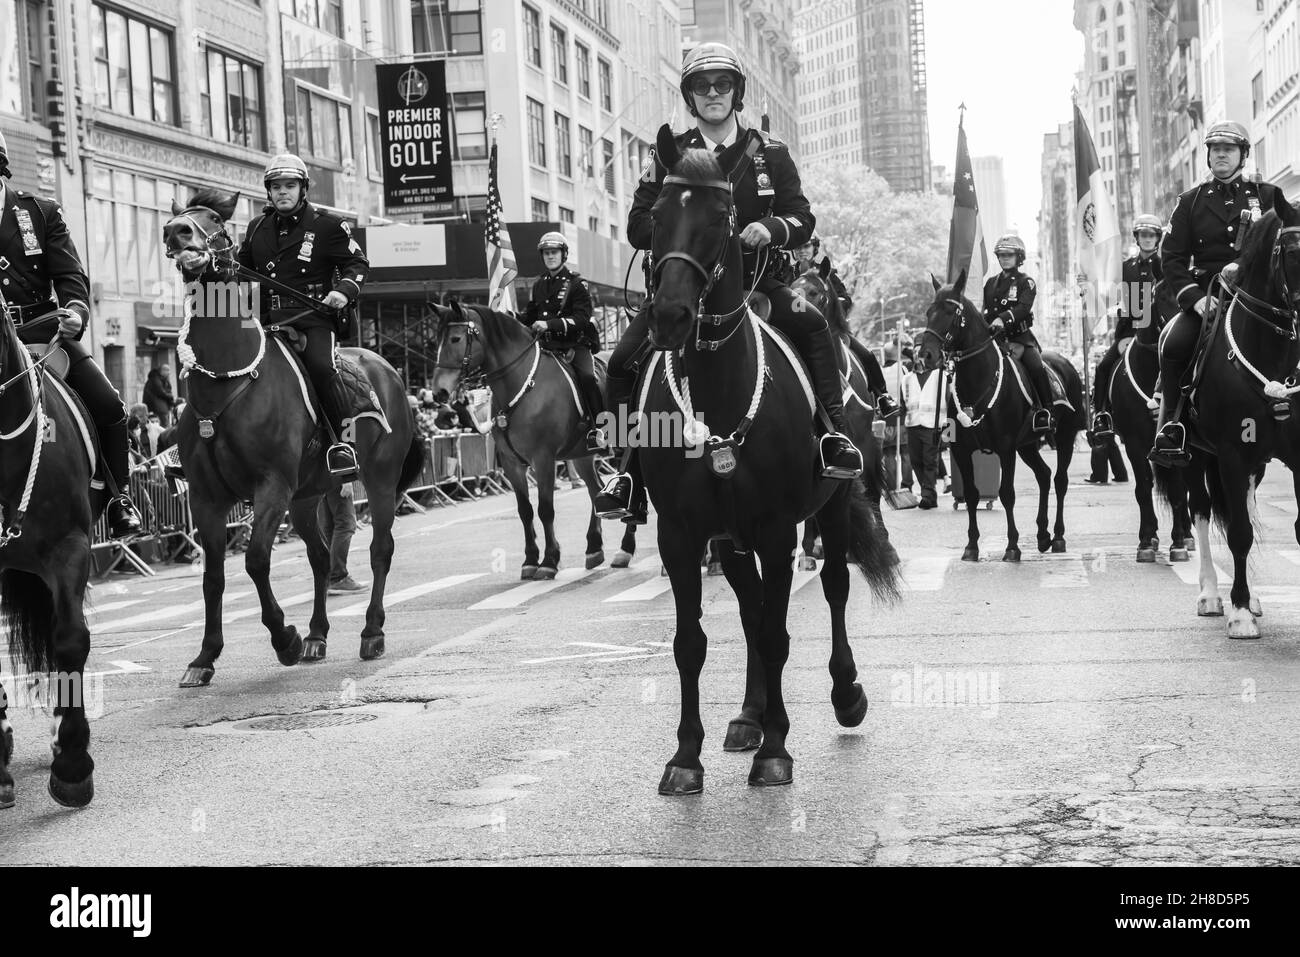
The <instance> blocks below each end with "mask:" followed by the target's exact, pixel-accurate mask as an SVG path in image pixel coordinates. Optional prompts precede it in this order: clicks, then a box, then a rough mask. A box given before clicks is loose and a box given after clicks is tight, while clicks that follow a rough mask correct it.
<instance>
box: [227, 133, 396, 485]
mask: <svg viewBox="0 0 1300 957" xmlns="http://www.w3.org/2000/svg"><path fill="white" fill-rule="evenodd" d="M263 182H264V183H265V184H266V197H267V200H268V203H267V205H266V207H265V208H264V209H263V211H262V215H261V216H258V217H257V218H256V219H254V220H253V221H252V222H251V223H249V224H248V232H247V233H245V234H244V242H243V244H242V245H241V246H240V247H239V262H240V264H241V265H242V266H245V267H246V268H248V269H251V270H253V271H255V272H258V273H261V274H262V275H264V276H266V277H267V278H269V279H274V280H276V281H277V282H278V283H281V284H283V285H285V286H289V287H290V288H292V289H295V290H297V291H299V292H301V293H303V295H304V296H306V297H309V298H310V299H312V300H323V301H324V305H325V306H326V307H328V308H329V309H333V310H337V311H336V312H335V313H334V314H333V315H330V314H327V313H324V312H319V311H317V312H308V313H307V314H306V315H305V316H302V317H301V318H299V319H297V320H295V322H294V327H295V328H296V329H297V330H298V331H299V332H301V333H302V334H303V336H304V337H305V338H306V342H307V345H306V349H305V350H304V351H303V353H302V356H303V364H304V365H306V367H307V372H308V374H309V375H310V376H311V379H312V383H313V384H314V385H315V387H316V393H317V395H318V396H319V397H320V402H321V407H322V409H323V410H324V412H325V416H326V417H327V418H328V419H329V424H330V427H331V429H332V431H333V444H332V445H331V446H330V448H329V451H328V452H327V453H326V463H327V467H328V468H329V471H330V474H331V475H332V476H334V477H335V479H336V480H344V479H348V478H351V477H352V476H353V475H355V473H356V470H357V459H356V453H355V452H354V451H353V448H352V446H351V444H349V441H348V440H349V438H350V436H351V430H350V429H348V427H347V425H348V417H349V416H350V415H351V414H352V411H353V410H352V395H351V392H350V391H349V389H348V387H347V384H346V383H345V382H344V381H343V377H342V376H341V375H340V374H339V370H338V362H337V358H336V357H337V337H338V336H339V335H340V334H342V332H343V323H344V316H343V314H342V312H341V310H344V309H347V308H348V307H350V306H351V305H352V304H353V303H355V302H356V300H357V297H358V296H359V295H360V294H361V285H362V283H364V282H365V279H366V272H367V271H368V270H369V268H370V264H369V262H368V261H367V260H366V257H365V254H364V253H363V252H362V251H361V247H360V246H359V245H357V241H356V240H355V239H354V238H353V237H352V229H351V227H350V226H349V225H348V223H347V222H346V221H345V220H344V219H342V217H340V216H337V215H335V214H334V213H330V212H326V211H325V210H320V209H317V208H316V207H315V206H313V205H312V204H311V203H309V202H308V201H307V190H308V189H309V188H310V187H311V178H310V177H309V176H308V174H307V165H306V164H305V163H304V162H303V161H302V160H301V159H299V158H298V157H297V156H294V155H293V154H291V153H285V154H281V155H279V156H276V157H275V158H274V159H272V160H271V163H270V165H269V166H267V168H266V174H265V176H264V177H263ZM261 292H262V300H261V316H262V322H263V323H266V324H273V323H276V322H280V321H283V320H287V319H289V318H290V317H292V316H297V315H299V314H300V313H302V312H303V311H304V310H306V309H309V308H310V304H309V302H307V301H304V300H300V299H297V298H295V297H294V296H291V295H288V294H287V293H281V292H279V291H277V290H275V289H273V288H271V287H270V286H269V285H268V284H266V283H263V284H262V290H261Z"/></svg>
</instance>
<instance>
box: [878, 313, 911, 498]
mask: <svg viewBox="0 0 1300 957" xmlns="http://www.w3.org/2000/svg"><path fill="white" fill-rule="evenodd" d="M906 298H907V293H905V292H904V293H899V294H898V295H897V296H891V297H890V298H888V299H885V298H884V297H883V296H882V297H881V299H880V329H881V331H882V332H883V331H884V328H885V309H886V308H887V307H888V306H889V304H890V303H891V302H898V301H899V300H900V299H906ZM906 322H907V314H906V313H902V312H900V313H899V314H898V325H897V326H896V327H895V329H894V353H895V355H897V356H898V362H897V366H898V367H897V369H896V370H895V373H894V374H895V376H896V377H897V378H898V395H897V396H895V397H894V398H895V399H897V400H898V404H899V406H900V408H901V406H902V404H903V325H904V324H905V323H906ZM881 365H884V363H883V362H882V363H881ZM899 415H900V418H899V419H898V420H897V421H895V422H894V473H895V475H894V491H895V492H899V491H901V490H902V488H903V422H902V419H901V415H902V413H901V412H900V414H899Z"/></svg>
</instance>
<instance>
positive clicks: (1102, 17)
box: [1097, 7, 1106, 23]
mask: <svg viewBox="0 0 1300 957" xmlns="http://www.w3.org/2000/svg"><path fill="white" fill-rule="evenodd" d="M1097 22H1098V23H1105V22H1106V8H1105V7H1102V8H1101V9H1100V10H1098V11H1097Z"/></svg>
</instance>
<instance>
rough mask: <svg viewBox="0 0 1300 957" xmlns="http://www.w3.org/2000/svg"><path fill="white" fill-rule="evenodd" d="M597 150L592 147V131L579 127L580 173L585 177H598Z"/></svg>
mask: <svg viewBox="0 0 1300 957" xmlns="http://www.w3.org/2000/svg"><path fill="white" fill-rule="evenodd" d="M595 153H596V151H595V149H594V148H593V146H592V139H591V130H589V129H587V128H586V127H585V126H579V127H578V171H579V172H580V173H582V175H583V176H595V175H596V166H595V162H596V157H595Z"/></svg>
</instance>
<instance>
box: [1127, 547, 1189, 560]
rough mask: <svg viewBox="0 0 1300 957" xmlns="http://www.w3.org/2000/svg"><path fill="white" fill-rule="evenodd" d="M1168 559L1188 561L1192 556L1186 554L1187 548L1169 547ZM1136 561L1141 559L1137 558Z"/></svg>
mask: <svg viewBox="0 0 1300 957" xmlns="http://www.w3.org/2000/svg"><path fill="white" fill-rule="evenodd" d="M1151 560H1152V561H1155V559H1154V558H1152V559H1151ZM1169 560H1170V561H1171V562H1189V561H1191V560H1192V557H1191V556H1190V555H1189V554H1187V549H1185V548H1172V547H1171V548H1170V549H1169ZM1138 561H1141V559H1138Z"/></svg>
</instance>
